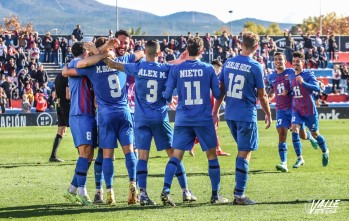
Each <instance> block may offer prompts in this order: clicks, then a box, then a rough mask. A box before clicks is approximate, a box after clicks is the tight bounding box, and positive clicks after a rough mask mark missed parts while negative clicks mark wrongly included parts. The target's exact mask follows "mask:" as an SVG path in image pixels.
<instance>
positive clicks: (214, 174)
mask: <svg viewBox="0 0 349 221" xmlns="http://www.w3.org/2000/svg"><path fill="white" fill-rule="evenodd" d="M208 176H209V177H210V180H211V187H212V196H218V192H219V188H220V183H221V168H220V166H219V162H218V159H213V160H209V161H208Z"/></svg>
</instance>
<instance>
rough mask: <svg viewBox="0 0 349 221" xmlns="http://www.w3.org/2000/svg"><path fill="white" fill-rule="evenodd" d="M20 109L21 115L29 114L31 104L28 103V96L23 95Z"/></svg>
mask: <svg viewBox="0 0 349 221" xmlns="http://www.w3.org/2000/svg"><path fill="white" fill-rule="evenodd" d="M21 107H22V112H23V113H30V109H31V107H32V106H31V104H30V102H29V99H28V96H27V95H26V94H23V96H22V101H21Z"/></svg>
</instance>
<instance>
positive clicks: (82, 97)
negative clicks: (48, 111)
mask: <svg viewBox="0 0 349 221" xmlns="http://www.w3.org/2000/svg"><path fill="white" fill-rule="evenodd" d="M80 59H81V58H75V59H73V60H72V61H71V62H70V63H69V65H68V67H69V68H74V67H75V66H76V64H77V62H78V61H79V60H80ZM68 84H69V90H70V94H71V98H70V100H71V105H70V112H69V114H70V116H73V115H88V116H94V115H95V108H94V93H93V90H92V85H91V82H90V81H89V79H88V78H87V77H69V78H68Z"/></svg>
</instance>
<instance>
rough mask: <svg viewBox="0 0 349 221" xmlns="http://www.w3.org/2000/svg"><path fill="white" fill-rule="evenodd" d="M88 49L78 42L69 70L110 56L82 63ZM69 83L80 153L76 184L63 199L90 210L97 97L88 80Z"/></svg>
mask: <svg viewBox="0 0 349 221" xmlns="http://www.w3.org/2000/svg"><path fill="white" fill-rule="evenodd" d="M86 46H87V44H85V46H84V43H83V42H76V43H75V44H74V45H73V46H72V52H73V54H74V57H75V58H74V59H73V60H72V61H71V62H70V63H69V65H68V66H69V67H70V68H85V67H86V66H89V65H93V64H95V63H97V62H98V61H100V60H102V59H103V58H105V57H106V55H107V54H106V53H105V54H99V55H94V56H91V57H89V58H88V59H85V60H82V59H83V58H86V57H87V56H88V51H87V50H86ZM68 81H69V89H70V94H71V98H70V99H71V106H70V113H69V125H70V128H71V133H72V135H73V140H74V144H75V147H76V148H77V149H78V152H79V158H78V160H77V163H76V168H75V173H74V177H73V180H72V182H71V185H70V187H69V189H68V191H67V192H66V193H65V194H64V197H65V198H67V199H69V200H70V201H72V202H73V203H74V202H76V201H78V202H80V203H81V204H82V205H84V206H90V205H92V201H91V200H90V197H89V196H88V194H87V190H86V175H87V171H88V168H89V166H90V164H91V161H92V158H93V148H94V147H96V141H97V125H96V120H95V108H94V93H93V90H92V85H91V82H90V81H89V80H88V79H87V77H69V78H68ZM76 192H78V193H76Z"/></svg>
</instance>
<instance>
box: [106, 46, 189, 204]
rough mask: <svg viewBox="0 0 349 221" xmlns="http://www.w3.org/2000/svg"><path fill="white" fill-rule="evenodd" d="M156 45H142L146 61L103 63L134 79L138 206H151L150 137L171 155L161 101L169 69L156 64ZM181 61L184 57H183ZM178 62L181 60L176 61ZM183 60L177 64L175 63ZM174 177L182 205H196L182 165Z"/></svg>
mask: <svg viewBox="0 0 349 221" xmlns="http://www.w3.org/2000/svg"><path fill="white" fill-rule="evenodd" d="M159 53H160V45H159V43H158V41H156V40H150V41H147V43H146V44H145V54H146V61H144V62H140V63H132V64H122V63H115V62H113V61H112V62H111V63H107V64H108V65H109V66H110V67H111V68H115V69H119V70H121V71H124V72H125V73H126V74H127V75H130V76H132V77H134V79H135V97H134V101H135V113H134V116H135V127H134V129H135V139H136V142H135V146H136V147H137V149H138V152H139V159H138V164H137V178H138V182H139V187H140V193H141V195H140V204H141V205H142V206H144V205H155V202H153V201H152V200H151V199H150V198H149V196H148V193H147V175H148V159H149V152H150V146H151V140H152V138H153V137H154V140H155V144H156V147H157V150H158V151H161V150H165V151H166V153H167V155H168V156H169V157H171V156H172V154H173V149H172V148H171V147H172V128H171V126H170V123H169V119H168V113H167V105H166V100H165V99H164V98H163V97H162V93H163V92H164V90H165V82H166V80H167V78H168V74H169V71H170V68H171V67H172V65H170V64H162V63H158V62H157V60H158V55H159ZM183 57H184V56H183ZM180 58H182V56H181V57H180ZM181 61H183V60H177V62H172V63H179V62H181ZM176 176H177V178H178V181H179V183H180V186H181V188H182V190H183V201H184V202H190V201H196V197H195V196H194V195H193V194H192V193H191V191H190V190H189V189H188V184H187V176H186V173H185V169H184V166H183V163H180V164H179V165H178V168H177V171H176Z"/></svg>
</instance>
